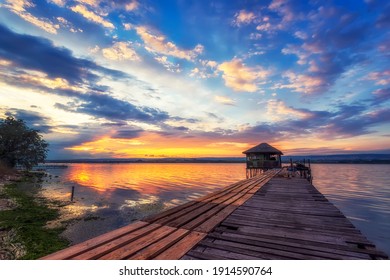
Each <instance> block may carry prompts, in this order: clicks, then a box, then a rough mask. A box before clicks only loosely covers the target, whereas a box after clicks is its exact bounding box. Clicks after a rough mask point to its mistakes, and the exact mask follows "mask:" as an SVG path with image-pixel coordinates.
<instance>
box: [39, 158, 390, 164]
mask: <svg viewBox="0 0 390 280" xmlns="http://www.w3.org/2000/svg"><path fill="white" fill-rule="evenodd" d="M295 161H297V160H294V159H293V162H295ZM66 163H69V164H72V163H94V164H97V163H99V164H122V163H137V164H145V163H146V164H147V163H160V164H166V163H180V164H182V163H201V164H207V163H210V164H215V163H232V164H233V163H245V160H121V161H116V160H104V161H103V160H48V161H46V164H66ZM282 163H283V164H289V163H290V160H283V161H282ZM306 163H308V161H307V159H306ZM310 163H311V164H319V163H321V164H390V160H312V159H311V160H310Z"/></svg>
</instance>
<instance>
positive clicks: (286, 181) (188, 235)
mask: <svg viewBox="0 0 390 280" xmlns="http://www.w3.org/2000/svg"><path fill="white" fill-rule="evenodd" d="M281 174H282V172H280V169H274V170H268V171H266V172H264V173H262V174H260V175H258V176H256V177H253V178H250V179H247V180H243V181H240V182H237V183H235V184H232V185H230V186H228V187H226V188H224V189H221V190H219V191H217V192H214V193H212V194H209V195H207V196H205V197H202V198H199V199H196V200H194V201H191V202H188V203H186V204H183V205H181V206H178V207H174V208H171V209H169V210H167V211H164V212H162V213H160V214H157V215H155V216H152V217H148V218H146V219H144V220H143V221H138V222H135V223H133V224H130V225H128V226H125V227H123V228H120V229H117V230H114V231H112V232H109V233H106V234H103V235H101V236H98V237H95V238H93V239H91V240H87V241H85V242H83V243H80V244H77V245H74V246H71V247H69V248H66V249H64V250H62V251H59V252H56V253H53V254H51V255H48V256H46V257H43V258H42V259H55V260H58V259H62V260H65V259H82V260H86V259H103V260H107V259H108V260H109V259H111V260H112V259H114V260H119V259H170V260H173V259H240V260H246V259H305V260H306V259H387V258H388V257H387V256H386V255H385V254H384V253H382V252H380V251H378V250H376V249H375V246H374V245H373V244H372V243H370V242H369V241H368V240H367V239H366V238H365V237H364V236H363V235H362V234H361V233H360V232H359V231H358V230H357V229H356V228H355V227H354V226H353V225H352V224H351V222H350V221H349V220H348V219H347V218H346V217H345V216H344V215H343V214H342V213H341V212H340V211H339V210H338V209H337V208H336V207H335V206H334V205H333V204H331V203H330V202H329V201H328V200H327V199H326V198H325V197H324V196H323V195H322V194H321V193H319V192H318V191H317V190H316V189H315V187H314V186H313V185H311V184H310V183H309V182H308V181H307V180H305V179H303V178H300V177H292V178H287V177H284V176H283V175H281Z"/></svg>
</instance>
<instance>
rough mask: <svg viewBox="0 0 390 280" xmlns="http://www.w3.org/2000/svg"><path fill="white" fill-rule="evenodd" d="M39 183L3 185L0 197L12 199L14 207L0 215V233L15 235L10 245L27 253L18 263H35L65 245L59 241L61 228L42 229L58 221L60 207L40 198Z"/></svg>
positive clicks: (25, 181) (28, 179) (25, 179)
mask: <svg viewBox="0 0 390 280" xmlns="http://www.w3.org/2000/svg"><path fill="white" fill-rule="evenodd" d="M39 180H40V176H38V175H33V176H32V175H29V176H23V177H22V179H21V180H20V182H13V183H10V184H6V185H5V186H4V187H3V190H2V194H1V196H2V197H3V198H7V199H11V200H12V201H13V202H14V207H13V208H12V209H9V210H3V211H0V229H2V230H7V231H12V232H15V233H16V234H15V235H16V236H15V238H14V240H13V242H15V243H16V244H22V246H23V247H24V250H25V251H26V253H25V254H24V255H23V256H21V257H20V258H21V259H37V258H39V257H42V256H45V255H47V254H49V253H51V252H54V251H58V250H60V249H63V248H65V247H67V245H68V242H67V241H66V240H64V239H63V238H61V237H60V233H61V232H62V231H63V230H64V228H55V229H49V228H46V227H45V226H46V224H47V222H49V221H52V220H54V219H56V218H58V217H59V209H58V206H59V205H56V203H55V202H53V201H49V200H47V199H45V198H42V197H39V195H38V193H39V188H40V184H39ZM53 206H57V207H53Z"/></svg>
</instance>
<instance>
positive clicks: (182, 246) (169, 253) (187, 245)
mask: <svg viewBox="0 0 390 280" xmlns="http://www.w3.org/2000/svg"><path fill="white" fill-rule="evenodd" d="M205 236H206V234H205V233H202V232H196V231H191V232H189V234H188V235H186V236H185V237H184V238H183V239H181V240H180V241H178V242H177V243H175V244H174V245H172V246H171V247H169V248H167V249H166V250H165V251H164V252H162V253H160V254H159V255H157V256H156V257H154V259H155V260H178V259H180V258H181V257H182V256H184V255H185V254H186V253H187V252H188V251H189V250H190V249H191V248H193V247H194V246H195V245H196V244H197V243H198V242H199V241H200V240H202V239H203V238H204V237H205Z"/></svg>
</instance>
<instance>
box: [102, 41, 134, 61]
mask: <svg viewBox="0 0 390 280" xmlns="http://www.w3.org/2000/svg"><path fill="white" fill-rule="evenodd" d="M102 53H103V56H104V57H105V58H107V59H110V60H119V61H121V60H133V61H140V60H141V59H140V57H139V56H138V55H137V53H136V52H135V50H133V49H132V48H131V45H130V44H129V43H125V42H116V43H115V44H114V45H113V46H112V47H111V48H105V49H102Z"/></svg>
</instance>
